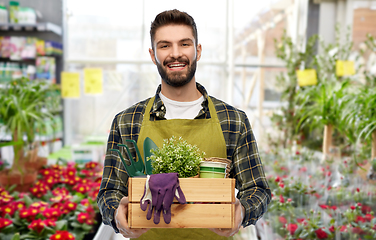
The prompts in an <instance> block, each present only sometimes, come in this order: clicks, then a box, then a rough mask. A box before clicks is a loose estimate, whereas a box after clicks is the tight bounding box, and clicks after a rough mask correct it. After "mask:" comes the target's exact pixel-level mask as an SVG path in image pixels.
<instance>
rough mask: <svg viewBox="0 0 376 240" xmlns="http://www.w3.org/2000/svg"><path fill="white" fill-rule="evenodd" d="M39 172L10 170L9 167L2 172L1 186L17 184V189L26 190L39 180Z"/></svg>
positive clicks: (0, 175)
mask: <svg viewBox="0 0 376 240" xmlns="http://www.w3.org/2000/svg"><path fill="white" fill-rule="evenodd" d="M37 174H38V173H37V172H36V171H35V172H25V173H23V174H21V173H19V172H9V169H6V170H4V171H1V172H0V186H1V187H3V188H8V187H10V186H12V185H16V188H15V189H14V190H15V191H19V192H25V191H27V190H29V188H30V187H32V186H33V185H34V183H35V181H36V180H37Z"/></svg>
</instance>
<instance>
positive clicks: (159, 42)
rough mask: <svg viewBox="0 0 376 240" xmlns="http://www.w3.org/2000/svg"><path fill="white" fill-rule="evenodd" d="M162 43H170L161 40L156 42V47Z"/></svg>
mask: <svg viewBox="0 0 376 240" xmlns="http://www.w3.org/2000/svg"><path fill="white" fill-rule="evenodd" d="M163 43H170V42H169V41H166V40H161V41H158V42H157V45H158V44H163Z"/></svg>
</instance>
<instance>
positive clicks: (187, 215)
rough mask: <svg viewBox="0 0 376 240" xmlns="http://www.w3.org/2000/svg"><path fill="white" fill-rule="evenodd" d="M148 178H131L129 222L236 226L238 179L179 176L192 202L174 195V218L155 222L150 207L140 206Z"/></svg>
mask: <svg viewBox="0 0 376 240" xmlns="http://www.w3.org/2000/svg"><path fill="white" fill-rule="evenodd" d="M145 181H146V178H130V179H129V188H128V193H129V201H130V203H129V205H128V206H129V208H128V224H129V226H130V227H131V228H232V227H233V226H234V211H235V206H234V204H233V203H234V202H235V191H234V188H235V179H231V178H223V179H222V178H179V183H180V187H181V189H182V191H183V193H184V196H185V198H186V200H187V203H188V204H179V203H178V202H177V200H176V199H174V204H172V206H171V222H170V223H169V224H166V223H165V222H164V220H163V216H162V213H161V219H160V222H159V224H154V222H153V218H154V215H153V216H152V218H151V219H150V220H147V219H146V213H147V211H142V210H141V208H140V199H141V197H142V195H143V194H144V187H145Z"/></svg>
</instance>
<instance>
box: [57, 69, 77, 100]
mask: <svg viewBox="0 0 376 240" xmlns="http://www.w3.org/2000/svg"><path fill="white" fill-rule="evenodd" d="M61 97H62V98H79V97H80V74H79V73H70V72H62V73H61Z"/></svg>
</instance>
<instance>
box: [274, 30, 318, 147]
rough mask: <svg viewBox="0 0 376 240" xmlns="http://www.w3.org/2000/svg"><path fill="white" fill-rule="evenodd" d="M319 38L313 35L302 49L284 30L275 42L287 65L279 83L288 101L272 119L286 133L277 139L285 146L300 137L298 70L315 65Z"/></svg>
mask: <svg viewBox="0 0 376 240" xmlns="http://www.w3.org/2000/svg"><path fill="white" fill-rule="evenodd" d="M317 39H318V36H317V35H313V36H311V37H310V38H309V39H308V41H307V44H306V45H305V48H304V49H301V47H300V46H301V45H303V44H302V43H301V42H298V43H296V44H295V43H294V42H293V40H292V38H291V37H288V36H287V34H286V32H284V34H283V35H282V38H281V39H280V40H279V41H277V40H275V42H274V44H275V49H276V56H277V57H278V58H279V59H281V60H282V61H283V62H284V63H285V65H286V73H282V74H281V75H279V76H278V77H277V83H278V86H279V87H280V89H281V93H282V95H281V101H283V102H286V105H284V106H282V107H281V108H280V109H279V110H280V111H279V112H280V113H278V112H274V113H273V116H272V121H273V122H275V123H276V125H277V126H278V128H279V130H281V131H282V132H283V133H284V134H283V136H282V139H278V140H277V141H279V140H282V141H283V145H284V147H287V145H288V144H291V143H292V141H293V140H295V139H296V138H297V137H298V134H297V133H296V131H295V127H296V124H297V122H298V120H297V118H296V114H295V112H296V107H295V104H296V96H297V94H298V93H297V90H298V88H297V85H298V79H297V76H296V70H298V69H300V67H301V66H303V65H304V66H305V67H306V68H312V67H313V65H312V64H314V61H313V60H314V55H315V52H316V45H317Z"/></svg>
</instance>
